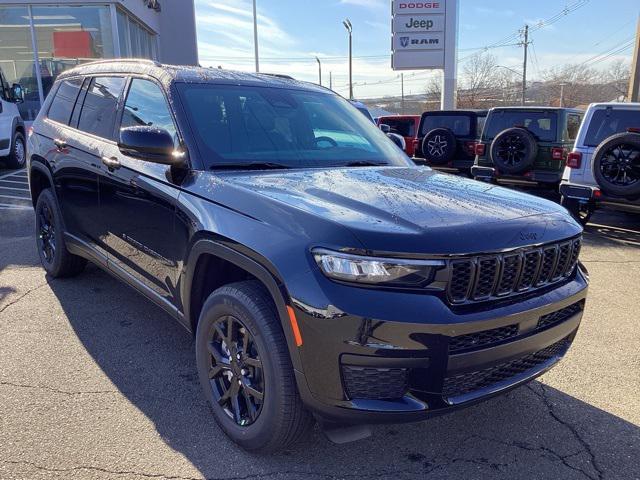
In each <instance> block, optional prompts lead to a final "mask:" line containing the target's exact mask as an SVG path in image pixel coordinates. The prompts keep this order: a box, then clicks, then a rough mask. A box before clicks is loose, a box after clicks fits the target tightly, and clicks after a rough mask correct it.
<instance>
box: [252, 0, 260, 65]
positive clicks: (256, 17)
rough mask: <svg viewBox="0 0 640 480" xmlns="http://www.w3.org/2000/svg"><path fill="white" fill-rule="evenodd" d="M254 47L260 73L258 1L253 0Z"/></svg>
mask: <svg viewBox="0 0 640 480" xmlns="http://www.w3.org/2000/svg"><path fill="white" fill-rule="evenodd" d="M253 46H254V48H255V56H256V73H259V72H260V61H259V60H258V10H257V8H256V0H253Z"/></svg>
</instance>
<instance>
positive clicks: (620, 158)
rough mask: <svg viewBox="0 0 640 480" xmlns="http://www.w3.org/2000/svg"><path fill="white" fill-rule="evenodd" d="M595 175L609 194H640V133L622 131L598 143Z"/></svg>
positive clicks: (594, 156)
mask: <svg viewBox="0 0 640 480" xmlns="http://www.w3.org/2000/svg"><path fill="white" fill-rule="evenodd" d="M593 176H594V177H595V179H596V182H598V185H599V186H600V188H601V189H602V191H604V192H605V193H606V194H608V195H613V196H616V197H625V198H631V199H636V198H638V197H640V134H637V133H619V134H617V135H613V136H611V137H609V138H607V139H606V140H604V141H603V142H602V143H601V144H600V145H598V147H597V148H596V150H595V152H594V154H593Z"/></svg>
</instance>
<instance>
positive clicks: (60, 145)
mask: <svg viewBox="0 0 640 480" xmlns="http://www.w3.org/2000/svg"><path fill="white" fill-rule="evenodd" d="M53 143H54V144H55V146H56V148H57V149H58V150H64V149H65V148H67V147H68V146H69V145H67V142H65V141H64V140H61V139H59V138H54V139H53Z"/></svg>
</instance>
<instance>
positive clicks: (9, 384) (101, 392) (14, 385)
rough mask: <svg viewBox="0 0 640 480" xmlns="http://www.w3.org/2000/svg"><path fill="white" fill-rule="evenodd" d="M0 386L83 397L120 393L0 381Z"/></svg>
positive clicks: (117, 391)
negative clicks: (84, 395) (63, 388)
mask: <svg viewBox="0 0 640 480" xmlns="http://www.w3.org/2000/svg"><path fill="white" fill-rule="evenodd" d="M0 385H2V386H8V387H15V388H33V389H41V390H48V391H50V392H54V393H60V394H63V395H83V394H87V395H91V394H108V393H111V394H113V393H121V392H120V391H119V390H87V391H71V390H59V389H57V388H53V387H48V386H46V385H27V384H24V383H13V382H6V381H0Z"/></svg>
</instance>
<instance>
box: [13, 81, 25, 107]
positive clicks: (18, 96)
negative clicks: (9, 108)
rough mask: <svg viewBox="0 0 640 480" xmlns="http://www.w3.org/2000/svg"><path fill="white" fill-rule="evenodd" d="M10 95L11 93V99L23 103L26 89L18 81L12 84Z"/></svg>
mask: <svg viewBox="0 0 640 480" xmlns="http://www.w3.org/2000/svg"><path fill="white" fill-rule="evenodd" d="M10 92H11V93H10V95H11V100H12V101H13V102H15V103H22V102H24V90H23V89H22V86H21V85H20V84H18V83H14V84H13V85H11V90H10Z"/></svg>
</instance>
